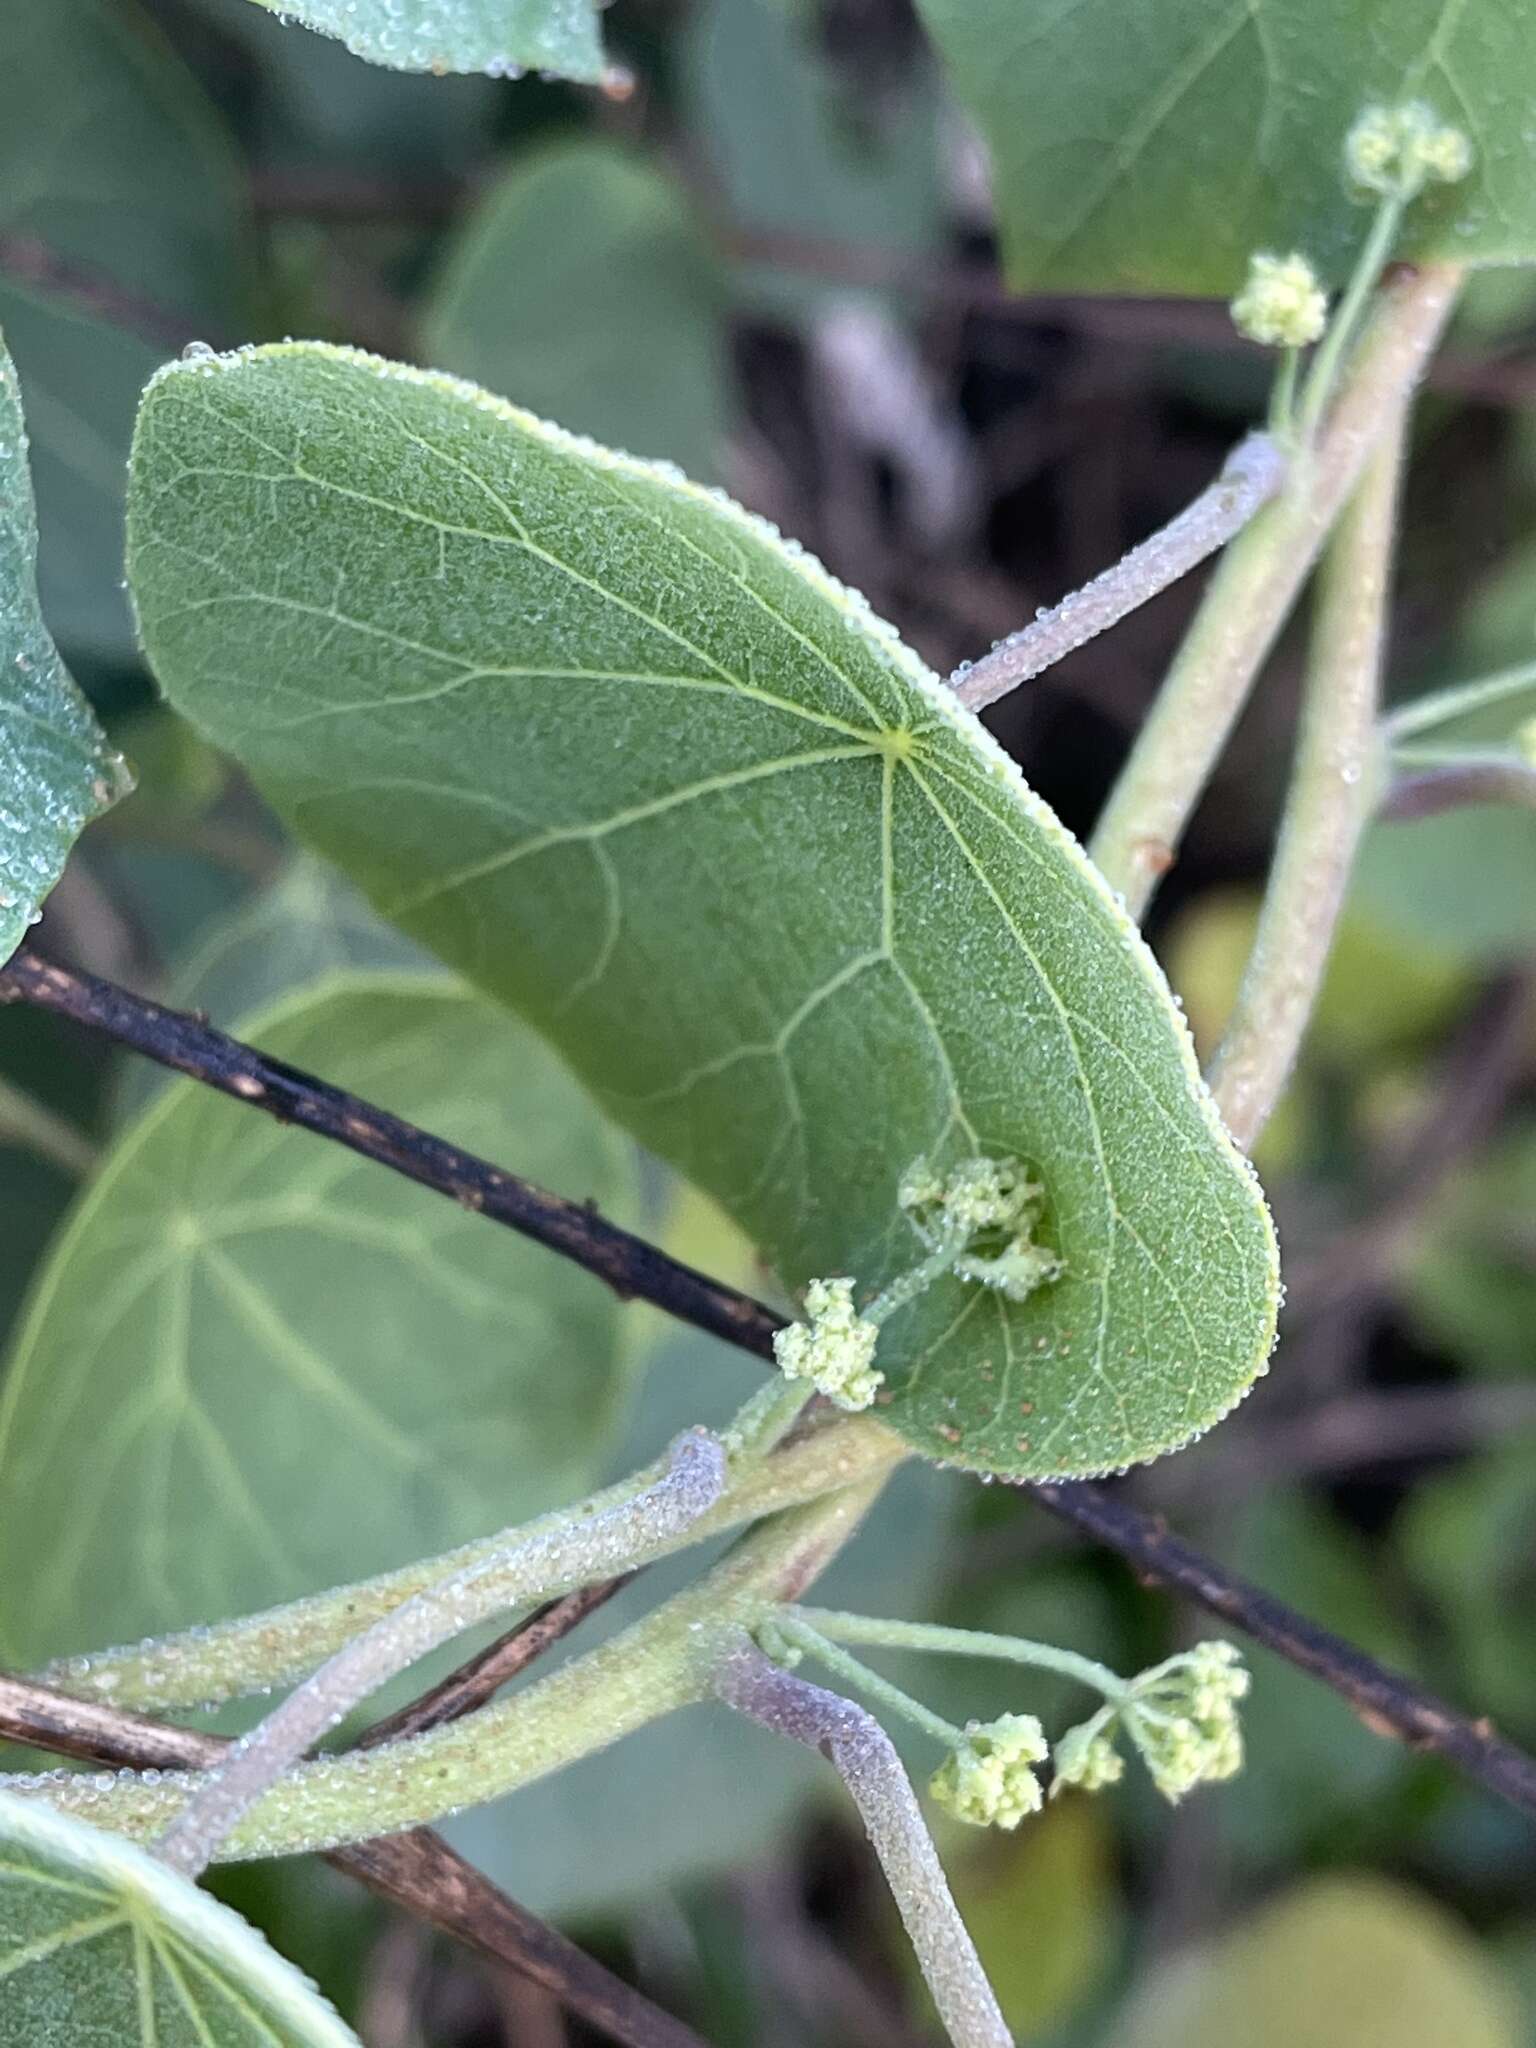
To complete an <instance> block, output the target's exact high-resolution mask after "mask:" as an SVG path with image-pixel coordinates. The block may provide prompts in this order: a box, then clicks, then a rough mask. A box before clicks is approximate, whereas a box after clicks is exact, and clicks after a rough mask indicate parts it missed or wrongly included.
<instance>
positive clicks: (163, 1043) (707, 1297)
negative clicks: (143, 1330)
mask: <svg viewBox="0 0 1536 2048" xmlns="http://www.w3.org/2000/svg"><path fill="white" fill-rule="evenodd" d="M0 1002H25V1003H30V1004H32V1005H33V1006H34V1007H35V1008H37V1009H40V1010H48V1011H51V1012H52V1013H53V1014H54V1015H55V1016H60V1017H69V1018H72V1019H73V1020H74V1021H75V1022H76V1023H78V1024H84V1025H87V1026H88V1027H89V1028H90V1029H91V1030H93V1031H99V1032H101V1033H103V1034H104V1035H105V1036H106V1037H108V1038H111V1039H115V1040H116V1042H117V1043H118V1044H119V1045H126V1046H130V1047H131V1048H132V1049H133V1050H134V1051H135V1052H140V1053H143V1054H144V1055H145V1056H146V1057H147V1058H149V1059H152V1060H155V1061H158V1063H159V1064H160V1065H161V1066H163V1067H170V1068H172V1069H173V1070H174V1071H175V1072H177V1073H180V1074H190V1075H191V1076H192V1077H193V1079H194V1080H197V1081H201V1082H202V1083H203V1084H204V1085H205V1086H206V1087H209V1088H216V1089H218V1090H219V1092H220V1093H221V1094H224V1095H230V1096H233V1097H234V1098H235V1100H236V1101H237V1102H245V1103H249V1104H250V1105H251V1106H252V1107H253V1108H256V1109H261V1110H264V1111H265V1112H266V1114H267V1115H268V1116H273V1117H276V1118H277V1120H278V1122H279V1123H288V1124H296V1125H298V1126H299V1127H300V1128H301V1129H303V1130H307V1131H313V1132H315V1133H316V1135H317V1136H319V1137H322V1138H329V1139H331V1140H332V1141H333V1142H334V1143H336V1144H338V1145H345V1146H346V1147H347V1148H348V1150H349V1151H352V1152H357V1153H360V1154H361V1155H362V1157H363V1158H365V1159H372V1160H374V1161H376V1162H377V1163H378V1164H379V1165H380V1166H387V1167H389V1168H390V1169H391V1170H392V1171H393V1172H395V1173H402V1174H404V1175H405V1176H406V1178H407V1179H409V1180H414V1181H418V1182H419V1183H420V1184H421V1185H422V1186H423V1187H429V1188H431V1189H433V1191H434V1192H435V1193H437V1194H440V1195H447V1196H448V1197H449V1198H450V1200H452V1201H455V1202H458V1203H459V1204H460V1205H461V1206H462V1207H463V1208H466V1209H475V1210H478V1211H480V1213H481V1214H483V1215H486V1216H489V1217H491V1218H492V1219H493V1220H494V1221H495V1222H497V1223H505V1224H507V1225H508V1226H509V1227H510V1228H511V1229H513V1230H517V1231H521V1232H522V1234H523V1235H524V1236H525V1237H531V1238H533V1239H534V1240H535V1242H536V1243H539V1244H543V1245H547V1246H548V1247H549V1248H550V1250H551V1251H557V1252H559V1253H560V1254H561V1256H562V1257H563V1258H568V1259H574V1260H575V1261H576V1263H577V1264H578V1265H580V1266H585V1267H586V1269H587V1271H588V1272H589V1273H595V1274H596V1275H597V1277H598V1278H599V1279H600V1280H604V1281H606V1282H607V1283H608V1285H609V1286H610V1287H611V1288H613V1290H614V1292H615V1293H616V1294H618V1295H620V1296H621V1297H622V1298H623V1299H625V1300H629V1299H631V1298H638V1299H640V1300H642V1301H649V1302H653V1303H654V1304H655V1305H656V1306H657V1307H658V1308H662V1309H665V1310H666V1311H667V1313H668V1314H669V1315H673V1316H676V1317H678V1318H679V1319H680V1320H681V1321H683V1322H685V1323H693V1324H694V1325H695V1326H696V1327H697V1328H699V1329H701V1330H707V1331H708V1332H709V1333H710V1335H711V1336H715V1337H723V1338H725V1339H726V1341H727V1342H728V1343H732V1344H738V1345H740V1346H741V1347H742V1348H743V1349H744V1350H747V1351H753V1352H756V1353H757V1355H758V1357H760V1358H771V1357H772V1356H773V1333H774V1331H775V1330H776V1329H777V1328H778V1327H779V1324H780V1321H781V1318H780V1317H778V1316H776V1315H775V1314H774V1313H773V1311H772V1310H771V1309H769V1308H766V1307H765V1306H764V1305H763V1303H762V1302H760V1301H753V1300H752V1299H751V1298H750V1297H749V1296H747V1295H744V1294H741V1293H738V1292H737V1290H736V1289H734V1288H731V1287H722V1286H721V1285H720V1283H719V1282H718V1281H715V1280H711V1279H709V1278H708V1277H707V1276H706V1275H705V1274H703V1273H699V1272H696V1271H695V1270H694V1268H693V1267H692V1266H685V1265H683V1264H681V1263H680V1262H679V1261H678V1260H677V1259H672V1258H668V1256H667V1254H666V1253H665V1252H663V1251H659V1250H658V1249H657V1248H656V1246H655V1245H652V1244H647V1243H646V1241H645V1239H644V1238H640V1237H635V1236H633V1235H632V1234H631V1233H630V1232H629V1231H627V1230H621V1229H619V1227H618V1226H617V1225H616V1224H613V1223H608V1222H606V1221H605V1220H604V1219H603V1217H601V1216H600V1215H599V1214H598V1213H597V1211H596V1210H595V1209H594V1208H593V1207H591V1205H590V1204H588V1203H586V1202H579V1201H571V1200H569V1199H567V1198H566V1197H565V1196H563V1195H553V1194H550V1193H549V1192H548V1191H547V1190H546V1189H544V1188H541V1187H536V1186H535V1185H534V1183H533V1182H532V1181H528V1180H523V1179H522V1178H521V1177H520V1176H519V1175H517V1174H515V1173H504V1172H503V1171H502V1169H501V1168H500V1167H497V1166H492V1165H491V1163H490V1161H489V1160H486V1159H480V1158H478V1157H477V1156H476V1155H475V1154H474V1153H473V1152H463V1151H460V1149H459V1148H458V1146H456V1145H450V1144H448V1143H446V1142H445V1140H443V1139H442V1138H435V1137H433V1136H432V1135H431V1134H430V1132H427V1131H423V1130H419V1129H417V1127H416V1126H415V1125H414V1124H408V1123H406V1122H404V1121H403V1120H402V1119H401V1118H400V1117H397V1116H391V1115H390V1114H389V1112H388V1110H384V1109H379V1108H378V1107H376V1106H375V1105H374V1104H373V1103H371V1102H364V1101H363V1100H362V1099H361V1097H359V1096H356V1095H349V1094H348V1093H347V1092H346V1090H345V1089H343V1088H333V1087H332V1086H331V1085H330V1084H329V1082H326V1081H320V1080H317V1079H316V1078H315V1076H314V1075H313V1074H305V1073H302V1072H300V1070H299V1069H298V1068H297V1067H290V1066H285V1065H284V1064H283V1063H282V1062H281V1061H280V1060H271V1059H268V1058H267V1057H266V1055H265V1054H264V1053H261V1052H258V1051H257V1050H256V1049H255V1047H254V1046H249V1045H242V1044H241V1043H240V1041H239V1040H238V1039H234V1038H230V1037H228V1036H227V1035H226V1034H225V1033H224V1032H222V1031H218V1030H216V1029H215V1028H214V1027H213V1026H212V1025H211V1024H209V1023H208V1022H207V1020H206V1019H205V1018H202V1017H195V1016H190V1015H188V1014H187V1013H186V1012H184V1011H181V1010H168V1009H164V1008H162V1007H161V1005H160V1004H159V1003H152V1002H150V1001H149V1000H148V999H147V998H146V997H144V996H136V995H132V994H130V993H129V991H128V990H127V989H123V988H119V987H118V986H117V985H116V983H114V982H110V981H102V980H100V979H99V978H98V977H97V976H95V975H92V974H84V973H81V972H80V971H78V970H77V969H74V968H69V967H61V966H58V965H56V964H55V963H54V962H52V961H48V960H44V959H42V958H41V957H40V956H39V955H38V954H36V953H32V952H29V951H25V950H24V951H22V952H20V953H18V954H17V955H16V956H15V957H14V959H12V960H11V961H10V963H9V964H8V965H7V966H6V967H5V969H4V970H3V971H0Z"/></svg>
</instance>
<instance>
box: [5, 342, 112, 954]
mask: <svg viewBox="0 0 1536 2048" xmlns="http://www.w3.org/2000/svg"><path fill="white" fill-rule="evenodd" d="M127 787H128V777H127V773H126V771H125V769H124V766H123V757H122V755H121V754H117V753H114V752H113V751H112V750H111V749H110V748H109V747H108V745H107V742H106V735H105V734H104V733H103V732H102V730H101V728H100V726H98V725H97V723H96V720H95V719H94V718H93V717H92V715H91V707H90V706H89V705H88V704H87V703H86V701H85V699H84V698H83V697H82V696H81V694H80V692H79V691H78V690H77V689H76V688H75V685H74V683H73V682H72V681H71V679H70V675H69V671H68V670H67V669H66V668H65V666H64V664H63V662H62V661H61V660H60V659H59V653H58V649H57V648H56V647H55V646H54V644H53V641H52V640H51V639H50V638H49V636H48V628H47V627H46V626H45V625H44V624H43V615H42V612H41V610H40V609H39V607H38V602H37V520H36V516H35V514H34V511H33V504H32V478H31V473H30V471H29V469H28V467H27V430H26V424H25V421H24V420H23V418H22V411H21V393H20V392H19V391H18V389H17V387H16V372H15V369H14V368H13V367H12V364H11V359H10V356H9V355H8V354H7V353H6V347H5V343H4V341H3V340H0V961H5V960H8V959H9V958H10V957H11V955H12V953H14V952H15V950H16V948H17V946H18V945H19V944H20V943H21V939H22V936H23V934H24V933H25V931H26V929H27V927H28V925H31V924H36V922H37V919H38V916H39V912H40V906H41V904H42V901H43V898H44V897H45V896H46V895H47V893H48V891H49V890H50V889H51V888H52V887H53V885H54V883H55V882H56V881H57V880H58V879H59V876H60V874H61V873H62V872H63V868H64V862H65V859H66V857H67V855H68V853H69V849H70V848H71V847H72V846H73V845H74V843H75V841H76V839H78V838H79V836H80V833H81V832H82V830H83V829H84V827H85V826H86V824H87V823H88V822H89V820H90V819H91V818H93V817H95V816H96V815H97V814H98V813H99V812H101V811H104V810H105V809H106V808H107V806H108V805H109V804H111V803H113V802H114V801H115V800H116V799H117V798H118V797H120V796H121V795H122V794H123V792H124V790H125V789H126V788H127Z"/></svg>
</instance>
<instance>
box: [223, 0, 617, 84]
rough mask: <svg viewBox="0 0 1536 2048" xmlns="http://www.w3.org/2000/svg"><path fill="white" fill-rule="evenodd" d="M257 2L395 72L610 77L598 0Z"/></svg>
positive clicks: (583, 79) (582, 79) (594, 80)
mask: <svg viewBox="0 0 1536 2048" xmlns="http://www.w3.org/2000/svg"><path fill="white" fill-rule="evenodd" d="M257 4H258V5H259V6H262V7H266V8H269V9H270V10H271V11H272V12H273V13H274V14H276V13H281V14H283V15H284V16H286V17H287V18H288V19H290V20H293V21H300V22H302V23H303V24H304V26H305V27H306V28H311V29H314V30H316V31H317V32H318V33H319V34H320V35H323V36H334V37H335V38H337V40H338V41H340V42H343V43H345V44H346V46H347V48H348V49H349V50H350V51H351V52H352V54H353V56H355V57H363V58H365V59H366V60H367V61H368V62H369V63H370V64H383V65H385V66H387V67H388V68H389V69H390V70H391V71H431V72H438V73H440V72H444V71H485V72H489V73H490V75H491V76H492V77H493V78H516V77H518V76H520V75H521V73H523V72H524V71H539V72H543V73H544V74H545V75H546V76H548V77H551V78H570V79H574V80H576V81H577V82H578V83H580V84H584V85H596V84H598V83H599V82H600V81H601V79H602V77H603V75H604V69H605V67H604V64H603V46H602V41H601V39H600V37H599V35H598V29H597V10H596V8H595V7H594V6H593V5H592V4H591V0H405V4H404V5H403V6H401V5H398V4H397V5H393V6H390V5H386V4H385V0H363V4H362V5H360V6H359V5H358V4H357V0H257Z"/></svg>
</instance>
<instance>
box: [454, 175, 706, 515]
mask: <svg viewBox="0 0 1536 2048" xmlns="http://www.w3.org/2000/svg"><path fill="white" fill-rule="evenodd" d="M723 305H724V292H723V285H722V279H721V276H720V272H719V266H718V265H717V263H716V261H715V258H714V256H713V255H712V253H711V251H710V248H709V244H708V242H707V240H706V239H705V236H704V234H703V232H702V230H701V228H700V226H699V224H698V222H697V221H695V220H694V218H693V216H692V212H691V208H690V206H689V202H688V197H687V194H686V193H685V192H684V191H683V189H682V188H681V186H679V185H678V184H677V183H675V182H674V181H670V180H668V179H667V178H664V177H662V176H660V175H658V173H657V172H656V171H654V170H652V169H650V168H649V166H648V165H646V164H645V163H644V162H642V161H641V160H640V159H639V158H637V157H636V156H635V155H633V154H632V153H631V152H630V151H629V150H626V149H622V148H620V147H619V146H618V145H616V144H614V143H611V142H606V141H599V140H592V141H577V142H562V143H557V144H555V145H553V146H552V147H550V148H547V149H545V150H542V151H540V152H538V153H537V154H535V155H534V156H532V157H531V158H530V157H526V156H525V157H521V158H519V159H518V161H517V163H516V164H515V165H514V167H513V168H512V169H511V170H510V171H508V172H507V173H506V175H505V176H504V177H503V178H502V179H501V180H500V181H499V182H498V183H497V184H496V185H494V186H492V188H491V189H490V191H489V192H488V193H487V194H486V195H485V197H484V199H482V200H481V202H480V204H479V205H478V206H477V207H476V208H475V210H474V212H473V213H472V214H471V216H470V218H469V219H468V220H467V221H466V222H465V224H464V226H463V228H462V229H461V230H460V231H459V233H458V235H457V237H456V238H455V240H454V241H453V243H452V244H451V245H450V247H449V250H448V254H447V257H446V259H445V263H444V268H443V271H442V275H441V276H440V278H439V279H438V281H437V284H436V287H435V289H434V290H433V292H432V293H431V295H430V297H429V299H428V302H427V306H426V309H425V319H424V330H423V332H424V339H425V344H426V352H427V354H428V356H429V357H430V358H431V360H432V361H433V362H434V363H438V364H440V365H441V366H442V367H443V368H444V369H446V370H453V371H456V372H457V373H458V374H459V375H461V376H464V377H472V378H474V379H475V380H476V381H477V382H478V383H480V384H483V385H484V386H485V387H486V389H487V390H490V391H500V392H504V393H505V394H506V395H507V396H508V397H510V398H512V399H514V400H515V401H516V402H517V404H519V405H521V406H524V407H526V408H527V409H528V411H530V412H536V413H542V414H544V415H546V416H547V417H549V418H551V419H560V420H562V421H564V422H565V423H566V425H567V426H569V427H571V428H572V429H573V430H574V431H575V432H577V433H582V434H592V435H594V436H595V437H596V438H597V439H598V440H600V441H608V442H611V443H612V444H613V445H615V446H616V447H620V448H628V449H630V450H631V451H632V453H634V454H636V455H648V456H665V457H666V458H667V459H668V460H669V461H672V462H677V463H680V464H681V465H682V466H683V467H684V468H685V469H687V470H689V471H691V472H692V473H693V474H694V475H703V476H709V475H713V474H714V473H715V471H716V469H717V467H718V457H719V443H720V440H721V437H722V435H723V433H724V430H725V417H726V370H725V335H724V330H723V326H722V321H721V314H722V311H723Z"/></svg>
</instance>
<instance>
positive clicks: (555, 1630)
mask: <svg viewBox="0 0 1536 2048" xmlns="http://www.w3.org/2000/svg"><path fill="white" fill-rule="evenodd" d="M633 1577H634V1573H633V1572H625V1573H622V1574H621V1575H620V1576H619V1577H618V1578H614V1579H599V1580H598V1581H597V1582H596V1583H595V1584H594V1585H591V1586H580V1587H578V1588H577V1590H576V1591H575V1592H574V1593H566V1594H563V1595H562V1596H561V1598H560V1599H558V1600H550V1601H547V1602H546V1603H545V1605H544V1606H543V1607H541V1608H539V1609H538V1611H537V1612H536V1613H534V1614H530V1615H529V1617H528V1619H527V1620H526V1621H523V1622H519V1623H518V1625H517V1627H516V1628H511V1629H508V1630H507V1632H506V1634H505V1635H503V1636H498V1637H497V1639H496V1641H495V1642H494V1643H491V1644H490V1645H489V1646H488V1647H487V1648H485V1649H483V1650H481V1651H478V1652H477V1653H476V1655H475V1656H473V1657H471V1658H469V1659H468V1660H467V1661H466V1662H465V1663H463V1664H461V1665H460V1666H459V1667H458V1669H457V1670H456V1671H450V1672H449V1674H448V1676H447V1677H446V1678H444V1679H442V1680H441V1681H440V1682H439V1683H438V1684H436V1685H434V1686H433V1687H432V1689H431V1691H430V1692H424V1693H423V1694H422V1695H421V1697H420V1698H419V1699H415V1700H412V1701H411V1702H410V1703H409V1705H407V1706H404V1707H401V1709H400V1710H399V1712H398V1713H395V1714H389V1715H387V1716H386V1717H385V1718H384V1719H383V1720H382V1721H375V1722H374V1724H373V1726H372V1727H371V1728H370V1729H369V1730H368V1732H367V1734H366V1735H363V1736H360V1737H359V1739H358V1744H357V1746H358V1748H359V1749H377V1748H378V1746H379V1744H380V1743H381V1742H395V1741H398V1740H399V1738H400V1737H401V1736H404V1735H425V1734H426V1732H427V1730H428V1729H429V1728H440V1727H441V1726H442V1724H443V1723H444V1722H445V1721H457V1720H458V1719H459V1718H460V1717H461V1716H462V1715H464V1714H472V1713H473V1712H474V1711H475V1709H476V1707H483V1706H484V1705H485V1703H486V1701H487V1700H488V1699H489V1698H490V1697H491V1695H492V1694H493V1693H496V1692H499V1691H500V1690H501V1688H502V1687H503V1686H504V1685H506V1684H508V1683H510V1681H511V1680H512V1679H514V1678H516V1677H517V1675H518V1674H519V1672H522V1671H526V1670H527V1669H528V1666H529V1665H530V1664H531V1663H532V1662H533V1660H534V1659H535V1657H542V1656H543V1654H544V1652H545V1651H546V1650H550V1649H553V1648H554V1646H555V1644H556V1643H558V1642H559V1641H560V1639H561V1637H562V1636H568V1635H569V1634H570V1632H571V1630H572V1629H573V1628H575V1626H576V1624H577V1623H578V1622H580V1621H585V1620H586V1618H587V1616H588V1615H589V1614H592V1613H595V1612H596V1610H597V1609H598V1608H599V1607H601V1606H603V1605H604V1604H605V1602H607V1601H609V1600H611V1599H612V1598H613V1596H614V1594H615V1593H617V1592H618V1591H619V1589H620V1587H622V1586H627V1585H628V1584H629V1582H630V1580H631V1579H632V1578H633Z"/></svg>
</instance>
